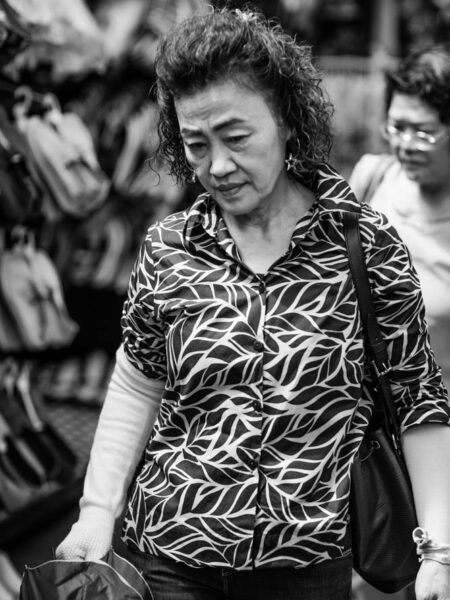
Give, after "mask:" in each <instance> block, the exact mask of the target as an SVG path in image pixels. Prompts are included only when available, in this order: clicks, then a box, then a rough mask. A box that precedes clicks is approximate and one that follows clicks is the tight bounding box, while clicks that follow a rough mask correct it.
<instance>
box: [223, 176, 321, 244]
mask: <svg viewBox="0 0 450 600" xmlns="http://www.w3.org/2000/svg"><path fill="white" fill-rule="evenodd" d="M313 201H314V194H313V193H312V192H311V191H310V190H308V189H307V188H306V187H305V186H304V185H302V184H301V183H298V182H296V181H291V180H289V182H288V184H287V185H286V186H285V187H284V189H282V190H281V189H279V190H278V191H277V194H276V196H274V197H272V198H271V199H270V200H269V199H268V200H267V202H263V203H261V205H260V206H259V207H258V209H257V210H254V211H252V212H251V213H247V214H243V215H233V214H228V213H223V218H224V220H225V223H226V224H227V227H228V228H229V230H230V232H231V231H232V230H234V231H236V230H238V231H241V232H246V231H253V232H256V231H260V232H261V233H262V234H264V233H270V232H271V231H272V230H275V231H276V232H277V233H279V232H280V228H281V227H287V228H290V226H292V228H293V227H295V224H296V223H297V221H298V220H299V219H300V218H301V217H302V216H303V215H304V214H305V213H306V212H307V211H308V210H309V209H310V207H311V205H312V203H313Z"/></svg>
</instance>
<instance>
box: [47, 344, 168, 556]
mask: <svg viewBox="0 0 450 600" xmlns="http://www.w3.org/2000/svg"><path fill="white" fill-rule="evenodd" d="M163 388H164V382H163V381H159V380H155V379H149V378H148V377H146V376H145V375H144V374H143V373H141V372H140V371H139V370H138V369H136V368H135V367H134V366H133V365H132V364H131V363H130V362H129V360H128V358H127V357H126V355H125V352H124V349H123V347H122V346H121V347H120V348H119V349H118V351H117V354H116V364H115V367H114V371H113V373H112V376H111V381H110V383H109V386H108V391H107V394H106V397H105V402H104V405H103V407H102V410H101V413H100V417H99V421H98V425H97V429H96V432H95V436H94V441H93V444H92V449H91V454H90V459H89V464H88V467H87V471H86V477H85V481H84V489H83V496H82V498H81V500H80V516H79V519H78V521H77V522H76V523H75V524H74V525H73V527H72V529H71V531H70V533H69V535H68V536H67V537H66V538H65V540H63V542H62V543H61V544H60V545H59V546H58V548H57V550H56V557H57V558H65V559H77V558H78V559H95V558H101V557H102V556H104V554H106V552H107V551H108V549H109V547H110V546H111V542H112V536H113V531H114V523H115V519H116V518H117V517H118V516H119V515H120V514H121V512H122V510H123V508H124V504H125V500H126V493H127V490H128V487H129V485H130V482H131V478H132V476H133V474H134V472H135V469H136V466H137V463H138V461H139V459H140V457H141V456H142V452H143V451H144V448H145V445H146V443H147V441H148V438H149V436H150V432H151V430H152V427H153V424H154V422H155V420H156V417H157V415H158V412H159V407H160V403H161V397H162V391H163Z"/></svg>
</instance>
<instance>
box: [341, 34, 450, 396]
mask: <svg viewBox="0 0 450 600" xmlns="http://www.w3.org/2000/svg"><path fill="white" fill-rule="evenodd" d="M386 82H387V86H386V98H387V117H386V124H385V126H384V130H383V133H384V136H385V138H386V139H387V141H388V142H389V145H390V149H391V151H392V152H391V156H389V155H373V154H369V155H366V156H364V157H362V158H361V160H360V161H359V163H357V165H355V168H354V170H353V173H352V175H351V178H350V184H351V186H352V188H353V190H354V191H355V193H356V196H357V197H360V198H361V199H364V200H366V201H370V203H371V205H372V206H373V207H374V208H375V209H376V210H379V211H381V212H383V213H384V214H385V215H386V216H387V217H388V218H389V221H390V222H391V223H392V225H393V226H394V227H395V228H396V229H397V231H398V232H399V234H400V236H401V237H402V239H403V240H404V242H405V243H406V245H407V246H408V249H409V251H410V252H411V255H412V257H413V263H414V266H415V268H416V270H417V272H418V275H419V279H420V282H421V286H422V293H423V297H424V302H425V308H426V316H427V322H428V327H429V333H430V336H431V343H432V347H433V351H434V352H435V354H436V359H437V362H438V363H439V365H440V366H441V367H442V373H443V377H444V382H445V384H446V386H447V388H448V386H449V385H450V168H449V165H450V135H449V133H450V102H449V98H450V52H449V48H446V47H445V46H441V45H439V46H435V47H431V48H426V49H424V50H419V51H417V52H414V53H412V54H411V55H410V56H408V57H407V58H406V59H405V60H404V61H403V62H402V63H401V64H400V66H399V68H398V70H397V71H393V72H390V73H388V74H387V77H386ZM371 179H372V180H375V181H374V183H373V185H370V186H369V182H370V180H371ZM377 179H378V181H376V180H377ZM369 187H370V189H372V193H371V198H363V196H364V189H368V188H369Z"/></svg>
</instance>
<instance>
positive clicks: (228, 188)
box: [215, 183, 245, 197]
mask: <svg viewBox="0 0 450 600" xmlns="http://www.w3.org/2000/svg"><path fill="white" fill-rule="evenodd" d="M244 185H245V184H244V183H227V184H222V185H218V186H217V187H216V188H215V190H216V192H218V193H219V194H221V195H222V196H225V197H227V196H234V195H235V194H237V193H238V192H239V191H240V190H241V188H242V187H243V186H244Z"/></svg>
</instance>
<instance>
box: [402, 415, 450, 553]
mask: <svg viewBox="0 0 450 600" xmlns="http://www.w3.org/2000/svg"><path fill="white" fill-rule="evenodd" d="M403 451H404V455H405V460H406V464H407V467H408V472H409V475H410V478H411V484H412V488H413V493H414V500H415V504H416V511H417V518H418V523H419V525H420V527H423V528H424V529H426V530H427V531H428V532H429V534H430V537H431V538H433V539H435V540H439V542H441V543H446V544H450V427H448V426H446V425H440V424H429V425H419V426H417V427H412V428H410V429H408V430H407V431H406V432H405V433H404V436H403Z"/></svg>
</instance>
